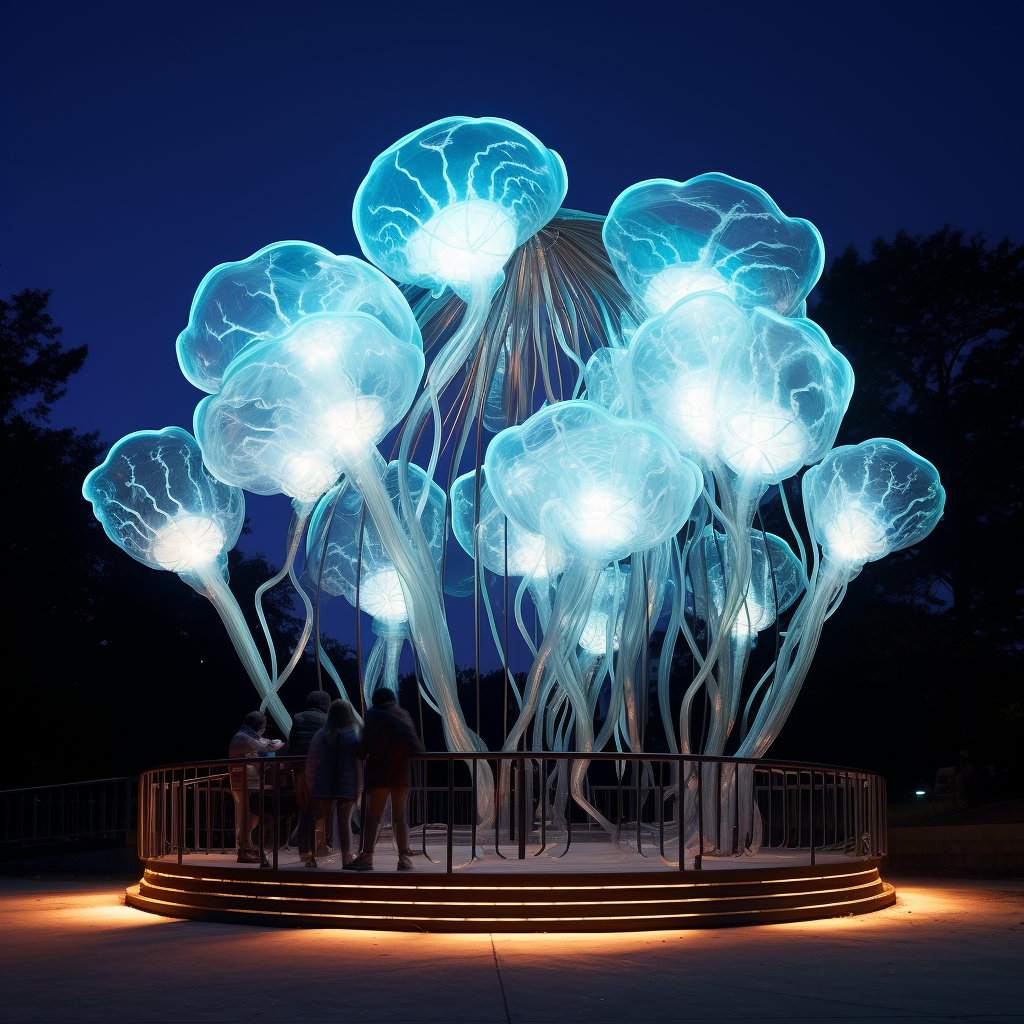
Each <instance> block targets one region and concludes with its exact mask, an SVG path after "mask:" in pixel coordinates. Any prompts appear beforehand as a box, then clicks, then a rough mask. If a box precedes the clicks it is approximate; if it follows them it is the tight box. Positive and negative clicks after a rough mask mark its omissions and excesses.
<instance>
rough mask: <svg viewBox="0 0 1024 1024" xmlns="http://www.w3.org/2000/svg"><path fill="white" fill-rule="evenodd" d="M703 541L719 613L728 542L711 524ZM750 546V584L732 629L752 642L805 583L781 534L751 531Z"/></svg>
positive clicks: (723, 592) (705, 561)
mask: <svg viewBox="0 0 1024 1024" xmlns="http://www.w3.org/2000/svg"><path fill="white" fill-rule="evenodd" d="M766 538H767V546H766V545H765V539H766ZM703 544H704V566H705V569H706V575H707V581H708V590H709V592H710V595H711V600H712V601H713V602H714V605H715V609H716V611H717V612H718V614H719V615H721V613H722V609H723V608H724V606H725V590H726V580H727V578H728V561H729V545H728V544H727V542H726V539H725V537H724V536H722V535H721V534H718V533H717V532H713V531H712V529H711V527H710V526H708V527H706V528H705V530H704V533H703ZM750 548H751V554H752V558H751V570H750V586H749V587H748V589H747V594H746V598H745V600H744V603H743V611H742V612H741V613H740V614H739V616H737V618H736V621H735V623H734V624H733V627H732V628H733V630H734V631H735V632H736V633H737V635H738V636H741V637H743V638H745V639H747V640H750V641H751V642H753V640H755V639H756V637H757V634H758V633H760V632H761V631H762V630H765V629H767V628H768V627H769V626H770V625H771V624H772V623H773V622H774V621H775V619H776V618H777V617H778V615H780V614H781V613H782V612H784V611H786V610H787V609H788V608H789V607H790V606H791V605H792V604H793V602H794V601H796V599H797V598H798V597H799V596H800V595H801V594H802V593H803V591H804V590H805V588H806V586H807V584H806V581H805V579H804V574H803V566H802V565H801V564H800V560H799V559H798V558H797V557H796V555H795V554H794V553H793V549H792V548H791V547H790V546H789V545H788V544H787V543H786V542H785V541H784V540H783V539H782V538H781V537H777V536H776V535H775V534H774V533H769V534H764V535H763V534H762V533H761V531H760V530H751V531H750ZM723 563H724V564H723ZM773 577H774V580H773Z"/></svg>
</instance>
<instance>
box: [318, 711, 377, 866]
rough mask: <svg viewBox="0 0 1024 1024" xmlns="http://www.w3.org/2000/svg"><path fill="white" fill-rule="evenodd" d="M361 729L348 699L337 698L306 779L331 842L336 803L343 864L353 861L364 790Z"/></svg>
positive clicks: (328, 715)
mask: <svg viewBox="0 0 1024 1024" xmlns="http://www.w3.org/2000/svg"><path fill="white" fill-rule="evenodd" d="M358 742H359V728H358V726H357V725H356V716H355V712H354V711H353V710H352V706H351V705H350V704H349V703H348V701H344V700H336V701H334V702H333V703H332V704H331V707H330V710H329V711H328V712H327V724H326V725H325V726H324V728H323V729H321V730H320V731H319V732H318V733H317V734H316V735H315V736H314V737H313V742H312V743H311V744H310V747H309V753H308V754H307V755H306V781H307V782H308V783H310V785H311V789H312V793H313V798H314V799H315V800H316V802H317V804H318V806H319V807H320V811H321V813H322V814H323V818H324V836H325V838H326V840H327V842H328V843H330V840H331V838H332V837H333V834H334V827H333V826H334V813H335V806H336V807H337V813H338V837H339V840H340V846H341V862H342V866H345V865H347V864H350V863H351V862H352V859H353V856H352V811H353V810H354V809H355V806H356V801H357V800H358V799H359V797H360V796H361V795H362V792H363V763H362V761H361V760H360V759H359V758H358V757H357V756H356V744H357V743H358Z"/></svg>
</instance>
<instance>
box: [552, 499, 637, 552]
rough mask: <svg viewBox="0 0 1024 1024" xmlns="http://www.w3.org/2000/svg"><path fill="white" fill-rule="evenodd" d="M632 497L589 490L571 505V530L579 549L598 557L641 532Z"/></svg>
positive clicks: (620, 545) (569, 524) (626, 543)
mask: <svg viewBox="0 0 1024 1024" xmlns="http://www.w3.org/2000/svg"><path fill="white" fill-rule="evenodd" d="M633 504H634V502H633V498H632V497H631V496H625V495H622V494H613V493H612V492H610V491H590V492H589V493H588V494H582V495H580V497H578V498H577V499H576V500H575V501H573V502H572V504H571V506H570V509H569V513H570V515H569V522H568V527H569V529H570V531H571V532H572V533H573V534H575V537H576V540H577V543H578V544H579V547H580V548H581V549H583V550H584V551H588V552H592V553H593V554H594V555H595V556H597V555H599V554H603V553H604V552H605V550H606V549H617V548H619V547H622V546H623V545H625V546H628V542H629V541H630V540H631V539H632V538H633V537H634V536H635V535H636V533H637V530H638V529H639V524H638V523H637V519H636V514H635V512H634V510H633Z"/></svg>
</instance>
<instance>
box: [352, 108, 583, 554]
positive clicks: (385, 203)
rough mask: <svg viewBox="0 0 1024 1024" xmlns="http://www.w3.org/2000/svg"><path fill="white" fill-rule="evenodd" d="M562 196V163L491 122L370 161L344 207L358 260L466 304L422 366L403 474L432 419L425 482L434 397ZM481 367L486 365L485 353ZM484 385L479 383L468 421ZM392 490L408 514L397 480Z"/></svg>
mask: <svg viewBox="0 0 1024 1024" xmlns="http://www.w3.org/2000/svg"><path fill="white" fill-rule="evenodd" d="M565 190H566V174H565V165H564V164H563V163H562V158H561V157H560V156H559V155H558V154H557V153H555V152H554V151H553V150H549V149H547V148H545V147H544V146H543V145H542V144H541V143H540V142H539V141H538V140H537V139H536V138H534V136H533V135H531V134H530V133H529V132H527V131H526V130H525V129H524V128H520V127H519V126H518V125H516V124H513V123H512V122H511V121H504V120H501V119H499V118H488V117H484V118H470V117H449V118H444V119H443V120H441V121H436V122H434V123H433V124H429V125H427V126H426V127H425V128H421V129H419V130H418V131H416V132H413V133H411V134H410V135H407V136H405V137H404V138H402V139H400V140H399V141H398V142H396V143H395V144H394V145H393V146H391V147H390V148H389V149H387V150H385V151H384V152H383V153H381V155H380V156H378V157H377V159H376V160H374V161H373V164H372V165H371V167H370V170H369V172H368V173H367V175H366V177H365V178H364V179H363V182H362V184H361V185H360V186H359V190H358V191H357V193H356V196H355V201H354V203H353V208H352V217H353V223H354V225H355V232H356V237H357V238H358V239H359V244H360V246H361V247H362V249H363V252H364V253H365V254H366V256H367V258H368V259H370V260H371V261H372V262H373V263H375V264H376V265H377V266H378V267H380V269H381V270H383V271H384V272H385V273H386V274H388V275H389V276H390V277H392V278H394V279H395V280H396V281H399V282H401V283H403V284H406V285H418V286H421V287H425V288H430V289H431V290H432V291H433V292H434V293H435V294H436V295H440V294H441V293H442V292H444V291H445V290H446V289H449V288H450V289H451V290H452V291H453V292H455V293H456V294H457V295H458V296H459V297H460V298H462V299H463V300H464V301H465V302H466V310H465V313H464V314H463V317H462V320H461V321H460V323H459V326H458V329H457V330H456V331H455V332H454V333H453V334H452V335H451V337H450V338H449V339H448V340H447V341H446V342H445V344H444V346H443V347H442V348H441V349H440V351H438V352H437V353H436V354H435V356H434V358H433V360H432V362H431V364H430V368H429V370H428V371H427V378H426V386H425V388H424V390H423V393H422V395H421V396H420V398H419V400H418V401H417V403H416V405H415V407H414V408H413V410H412V413H411V415H410V417H409V421H408V422H407V424H406V427H405V431H404V433H403V437H402V447H401V450H400V453H399V458H400V461H401V463H402V465H403V466H406V465H408V463H409V461H410V459H411V453H412V450H413V447H414V445H415V443H416V440H417V439H418V437H419V434H420V431H421V430H422V428H423V425H424V423H425V421H426V418H427V416H428V414H429V413H430V412H431V411H432V412H433V414H434V419H435V430H434V443H433V449H432V451H431V456H430V461H429V464H428V466H427V475H428V476H429V477H431V478H433V475H434V469H435V466H436V464H437V458H438V454H439V451H440V442H441V421H440V408H439V405H438V396H439V394H440V392H441V391H443V390H444V388H445V387H446V386H447V384H448V382H449V381H450V380H451V379H452V377H453V376H454V375H455V373H456V372H457V371H458V370H459V369H461V368H462V366H463V365H464V364H465V363H466V362H467V360H468V359H469V358H470V356H471V355H472V354H473V350H474V348H475V346H476V344H477V342H478V339H479V336H480V333H481V330H482V328H483V327H484V324H485V322H486V319H487V314H488V311H489V308H490V302H491V296H492V295H493V293H494V292H495V290H496V289H497V288H498V286H499V285H500V284H501V282H502V279H503V277H504V267H505V264H506V262H507V261H508V260H509V258H510V257H511V256H512V254H513V252H515V250H516V248H517V247H518V246H520V245H521V244H523V243H524V242H525V241H526V240H527V239H528V238H530V237H531V236H532V235H534V234H535V233H536V232H537V231H538V230H540V229H541V228H542V227H544V225H545V224H547V223H548V221H550V220H551V218H552V217H553V216H554V215H555V213H556V212H557V211H558V208H559V206H560V204H561V202H562V199H563V197H564V196H565ZM484 361H485V362H488V361H489V356H488V355H486V354H485V356H484ZM486 386H487V382H485V381H484V379H483V376H482V375H481V376H480V377H479V379H478V380H477V383H476V386H475V387H474V390H473V393H472V398H471V401H472V404H471V407H470V409H469V411H468V414H467V418H468V420H469V421H470V422H472V421H473V420H474V419H475V418H476V415H477V409H479V408H480V406H481V405H482V403H483V400H484V394H485V390H486ZM455 465H456V467H457V466H458V459H457V458H456V461H455ZM401 483H402V489H403V490H402V500H403V501H404V502H405V503H406V504H407V505H408V504H409V495H408V493H407V485H406V481H404V480H402V481H401ZM413 530H414V534H415V532H416V531H415V526H413ZM415 540H416V541H417V542H418V544H419V546H420V552H421V557H423V558H425V557H426V550H425V547H424V545H425V541H424V540H423V538H422V537H420V536H419V535H416V536H415Z"/></svg>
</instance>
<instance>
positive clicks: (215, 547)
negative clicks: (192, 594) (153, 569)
mask: <svg viewBox="0 0 1024 1024" xmlns="http://www.w3.org/2000/svg"><path fill="white" fill-rule="evenodd" d="M223 549H224V534H223V533H222V532H221V528H220V527H219V526H218V525H217V524H216V523H215V522H214V521H213V520H212V519H206V518H204V517H203V516H190V515H181V516H178V517H177V518H176V519H172V520H171V522H170V523H169V524H168V525H167V526H165V527H164V528H163V529H162V530H161V531H160V532H159V533H158V534H157V535H156V536H155V537H154V538H153V548H152V555H153V561H154V562H156V564H157V565H159V566H160V568H161V569H170V570H171V572H187V571H188V570H189V569H195V568H198V567H199V566H201V565H209V564H210V563H211V562H214V561H216V560H217V556H218V555H219V554H220V553H221V551H222V550H223Z"/></svg>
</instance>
